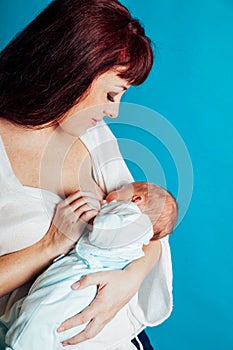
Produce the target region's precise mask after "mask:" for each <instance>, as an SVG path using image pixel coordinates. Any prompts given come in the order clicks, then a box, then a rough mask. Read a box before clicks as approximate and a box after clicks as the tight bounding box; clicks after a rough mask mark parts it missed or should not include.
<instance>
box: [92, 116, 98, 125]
mask: <svg viewBox="0 0 233 350" xmlns="http://www.w3.org/2000/svg"><path fill="white" fill-rule="evenodd" d="M99 121H100V120H98V119H95V118H92V119H91V123H92V125H94V126H95V125H96V124H97V123H98V122H99Z"/></svg>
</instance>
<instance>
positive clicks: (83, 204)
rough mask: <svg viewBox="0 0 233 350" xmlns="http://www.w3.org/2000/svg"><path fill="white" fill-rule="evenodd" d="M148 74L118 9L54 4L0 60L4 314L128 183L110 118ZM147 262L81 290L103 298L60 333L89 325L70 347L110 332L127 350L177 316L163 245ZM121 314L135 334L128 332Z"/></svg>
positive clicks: (128, 21) (147, 48)
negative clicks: (138, 337) (93, 288)
mask: <svg viewBox="0 0 233 350" xmlns="http://www.w3.org/2000/svg"><path fill="white" fill-rule="evenodd" d="M152 63H153V52H152V48H151V45H150V39H149V38H148V37H147V36H146V35H145V32H144V29H143V28H142V26H141V25H140V23H139V21H138V20H136V19H133V18H132V17H131V15H130V13H129V12H128V10H127V9H126V8H125V7H124V6H123V5H122V4H120V3H119V2H118V1H117V0H85V1H84V0H54V1H52V2H51V3H50V5H49V6H48V7H47V8H46V9H45V10H44V11H43V12H42V13H41V14H39V15H38V16H37V17H36V18H35V19H34V20H33V21H32V22H31V23H30V24H29V25H28V26H27V27H26V28H25V29H24V30H23V31H22V32H21V33H19V34H18V35H17V36H16V38H14V39H13V40H12V41H11V42H10V43H9V44H8V46H7V47H6V48H5V49H4V50H3V51H2V52H1V55H0V275H1V284H0V296H1V298H0V315H1V314H4V313H5V312H6V311H8V310H9V309H10V308H11V306H12V305H13V303H14V302H15V301H17V300H18V299H20V298H21V297H22V296H24V295H26V294H27V292H28V290H29V288H30V285H31V284H32V282H33V280H35V278H36V277H37V276H38V275H39V274H40V273H41V272H43V271H44V270H45V269H46V268H47V267H48V266H49V265H50V264H51V263H52V262H53V260H54V259H56V258H57V257H59V256H60V255H62V254H67V253H68V252H69V251H70V250H71V249H72V248H73V246H74V244H75V242H76V241H77V239H78V238H79V236H80V235H79V232H80V230H81V229H82V227H83V224H84V223H85V222H88V221H89V220H91V219H92V218H93V217H94V216H95V215H96V213H97V212H98V211H99V209H100V202H101V201H102V199H104V197H105V196H106V194H107V193H109V192H110V191H112V190H114V189H117V188H119V187H120V186H121V185H122V184H124V183H128V182H131V181H132V176H131V174H130V173H129V171H128V169H127V167H126V165H125V163H124V161H123V159H122V156H121V154H120V152H119V149H118V145H117V141H116V139H115V137H114V136H113V134H112V133H111V131H110V129H109V128H108V126H107V125H106V124H105V122H104V121H103V117H104V116H108V117H110V118H116V117H117V115H118V108H119V103H120V100H121V97H122V95H123V94H124V92H125V91H126V90H127V89H128V88H129V87H130V86H131V85H139V84H141V83H142V82H143V81H144V80H145V79H146V78H147V76H148V74H149V72H150V70H151V67H152ZM58 203H60V204H59V205H57V204H58ZM58 218H59V219H58ZM144 253H145V256H144V257H142V258H140V259H138V260H136V261H134V262H132V263H130V264H129V265H128V266H127V267H126V268H125V269H123V270H121V271H107V272H98V273H93V274H91V275H88V276H86V277H83V278H82V279H81V280H80V281H79V282H78V283H77V284H76V285H74V288H79V289H80V288H85V287H87V286H90V285H94V284H95V285H97V286H98V293H97V296H96V298H95V299H94V301H93V302H92V303H91V304H90V306H89V307H87V308H86V309H85V310H84V311H82V312H81V313H78V314H76V313H75V310H74V316H73V317H72V318H70V319H68V320H64V322H63V323H62V324H61V325H60V327H59V328H58V332H62V331H64V330H67V329H69V328H72V327H75V326H77V325H79V324H82V323H86V322H89V321H90V322H89V324H88V326H87V327H86V329H85V330H84V331H83V332H81V333H80V334H77V336H75V337H73V338H72V339H70V340H68V341H67V343H68V344H70V345H74V346H73V347H72V348H73V349H76V348H77V349H81V347H80V346H81V344H85V343H86V341H88V339H91V338H94V337H96V338H97V339H98V335H99V334H100V333H101V332H104V331H105V329H106V327H105V326H106V325H107V324H108V323H109V322H116V325H117V324H118V327H116V328H115V331H114V334H109V332H106V338H105V339H106V347H105V348H106V349H113V350H114V349H122V350H123V349H129V347H125V345H124V344H125V340H126V339H133V338H134V337H135V336H136V335H137V334H139V333H140V332H142V331H143V329H144V328H145V327H146V326H148V325H151V326H153V325H157V324H159V323H161V322H162V321H163V320H165V319H166V318H167V317H168V316H169V315H170V312H171V309H172V272H171V258H170V249H169V244H168V240H167V237H165V238H163V239H161V240H159V241H151V243H150V244H149V245H148V246H145V248H144ZM126 305H128V318H129V320H128V325H125V324H122V325H121V322H120V316H119V315H120V310H122V309H123V308H124V307H125V306H126ZM117 320H118V321H117ZM141 336H143V337H142V338H141V339H143V340H142V343H143V346H144V349H148V350H149V349H152V347H151V346H150V344H149V341H148V340H147V338H146V335H145V334H143V333H141ZM139 343H140V342H139ZM139 343H138V345H135V346H136V348H137V347H138V346H142V344H139ZM76 344H79V345H76ZM134 344H136V341H135V340H134ZM75 345H76V346H75ZM131 347H132V348H134V345H133V344H132V345H131ZM131 347H130V348H131ZM105 348H104V347H102V349H105ZM138 348H139V347H138ZM49 350H52V349H49Z"/></svg>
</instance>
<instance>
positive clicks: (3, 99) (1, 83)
mask: <svg viewBox="0 0 233 350" xmlns="http://www.w3.org/2000/svg"><path fill="white" fill-rule="evenodd" d="M151 46H152V45H151V40H150V39H149V38H148V37H147V36H146V35H145V31H144V29H143V27H142V26H141V24H140V22H139V21H138V20H137V19H134V18H132V17H131V15H130V13H129V11H128V10H127V8H126V7H125V6H123V5H122V4H121V3H120V2H119V1H117V0H54V1H52V2H51V3H50V4H49V6H48V7H47V8H45V10H44V11H42V12H41V13H40V14H39V15H38V16H37V17H36V18H35V19H34V20H33V21H32V22H31V23H30V24H29V25H28V26H27V27H26V28H25V29H24V30H23V31H22V32H20V33H19V34H18V35H17V36H16V37H15V38H14V39H13V40H12V41H11V42H10V43H9V44H8V45H7V46H6V47H5V49H3V51H2V52H1V53H0V117H1V118H5V119H7V120H9V121H11V122H12V123H15V124H17V125H19V126H22V127H27V128H41V127H45V126H51V125H55V124H57V122H58V121H59V120H60V119H61V118H62V116H63V115H64V113H66V112H67V111H68V110H69V109H70V108H71V107H73V106H74V105H75V104H77V103H78V101H79V100H80V99H81V98H82V96H83V95H84V93H85V92H86V91H88V88H89V87H90V86H91V83H92V82H93V80H94V79H95V78H96V77H98V76H99V75H100V74H102V73H105V72H106V71H108V70H110V69H113V68H114V67H117V66H122V67H125V69H123V70H120V73H119V74H118V76H119V77H120V78H122V79H125V80H126V81H127V82H128V83H129V84H130V85H139V84H141V83H142V82H143V81H144V80H145V79H146V78H147V76H148V74H149V72H150V70H151V67H152V64H153V50H152V47H151Z"/></svg>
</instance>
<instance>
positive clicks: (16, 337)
mask: <svg viewBox="0 0 233 350" xmlns="http://www.w3.org/2000/svg"><path fill="white" fill-rule="evenodd" d="M103 202H104V204H103V205H102V206H101V210H100V213H99V214H98V215H97V216H96V217H95V219H94V221H93V226H92V225H87V226H86V229H85V230H84V232H83V234H82V236H81V238H80V239H79V241H78V243H77V244H76V247H75V248H74V249H73V250H72V251H71V252H70V253H69V254H68V255H67V256H64V257H61V258H60V259H58V260H56V261H55V262H54V263H53V264H52V265H51V266H50V267H49V268H48V269H47V270H46V271H45V272H44V273H43V274H42V275H40V276H39V277H38V278H37V279H36V281H35V282H34V283H33V285H32V287H31V289H30V291H29V293H28V295H27V296H26V297H25V298H24V299H21V300H20V301H18V302H16V303H15V304H14V306H13V307H12V309H11V310H10V311H9V312H8V313H7V314H5V315H4V316H3V317H2V318H1V319H0V320H1V322H2V324H4V321H5V325H7V327H9V326H10V325H11V326H10V329H9V330H8V332H7V335H6V340H5V342H6V344H7V347H6V349H14V350H25V349H31V348H32V341H33V350H41V349H43V348H44V349H53V350H58V349H63V347H62V345H61V342H62V341H64V340H66V339H69V338H71V337H72V336H74V335H76V334H77V333H80V332H81V331H82V330H83V329H84V328H85V327H86V326H87V323H86V324H82V325H80V326H77V327H74V328H72V329H69V330H67V331H65V332H62V333H58V332H57V331H56V330H57V328H58V327H59V325H60V324H61V323H62V322H63V321H64V320H65V319H67V318H69V317H71V316H73V315H74V314H76V313H78V312H81V311H82V310H83V309H84V308H86V307H87V306H88V305H89V304H90V303H91V302H92V300H93V299H94V298H95V296H96V293H97V286H89V287H87V288H85V289H81V290H73V289H72V288H71V285H72V284H73V283H74V282H76V281H77V280H78V279H80V278H81V277H82V276H83V275H87V274H89V273H93V272H96V271H103V270H113V269H123V268H124V267H125V266H126V265H127V264H129V263H130V262H131V261H133V260H135V259H138V258H140V257H142V256H143V255H144V253H143V249H142V248H143V245H144V244H148V243H149V241H150V240H157V239H160V238H162V237H164V236H166V235H168V234H170V233H171V232H172V231H173V229H174V226H175V223H176V220H177V204H176V201H175V199H174V198H173V196H172V195H171V194H170V193H169V192H167V191H166V190H165V189H163V188H161V187H159V186H156V185H154V184H151V183H147V182H134V183H131V184H127V185H124V186H123V187H122V188H120V189H119V190H116V191H113V192H111V193H109V194H108V195H107V197H106V199H105V201H103ZM113 325H114V323H113ZM113 332H114V330H113ZM100 338H101V336H100V337H99V338H98V339H100ZM90 341H91V340H90ZM98 341H99V340H98ZM100 341H101V339H100ZM82 344H83V343H81V344H79V347H78V348H79V349H82ZM102 344H103V346H104V344H105V339H103V340H102Z"/></svg>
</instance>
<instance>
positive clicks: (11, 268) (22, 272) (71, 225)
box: [0, 191, 100, 296]
mask: <svg viewBox="0 0 233 350" xmlns="http://www.w3.org/2000/svg"><path fill="white" fill-rule="evenodd" d="M99 208H100V203H99V198H97V197H96V195H95V194H92V193H90V192H81V191H77V192H75V193H74V194H72V195H70V196H68V197H67V198H66V199H65V200H64V201H61V202H60V203H59V204H58V205H57V208H56V211H55V215H54V218H53V221H52V223H51V225H50V227H49V230H48V231H47V233H46V235H45V236H44V237H43V238H42V239H41V240H40V241H38V242H37V243H35V244H33V245H32V246H29V247H27V248H24V249H21V250H19V251H16V252H14V253H10V254H6V255H3V256H1V257H0V276H1V284H0V296H3V295H4V294H6V293H8V292H11V291H12V290H14V289H15V288H17V287H19V286H22V285H23V284H25V283H26V282H28V281H30V280H31V279H34V278H36V277H37V276H38V274H39V273H41V271H43V270H44V269H45V268H46V267H48V266H49V265H50V264H51V263H52V261H53V260H54V259H55V258H56V257H58V256H59V255H61V254H67V253H68V252H69V251H70V249H72V248H73V246H74V244H75V243H76V242H77V240H78V239H79V238H80V236H81V234H82V232H83V229H84V227H85V225H86V223H87V222H88V221H89V220H90V219H92V218H93V217H94V216H96V214H97V212H98V210H99Z"/></svg>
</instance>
